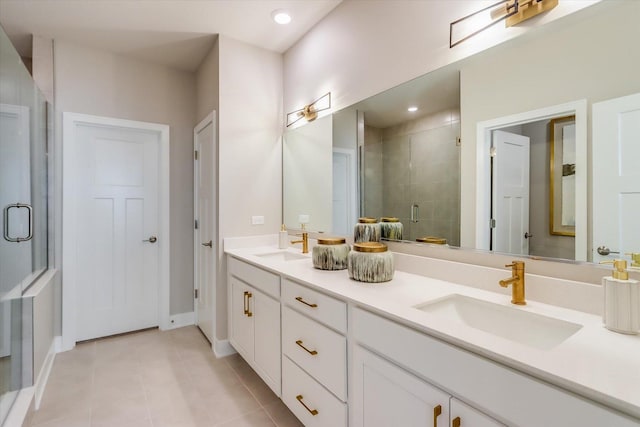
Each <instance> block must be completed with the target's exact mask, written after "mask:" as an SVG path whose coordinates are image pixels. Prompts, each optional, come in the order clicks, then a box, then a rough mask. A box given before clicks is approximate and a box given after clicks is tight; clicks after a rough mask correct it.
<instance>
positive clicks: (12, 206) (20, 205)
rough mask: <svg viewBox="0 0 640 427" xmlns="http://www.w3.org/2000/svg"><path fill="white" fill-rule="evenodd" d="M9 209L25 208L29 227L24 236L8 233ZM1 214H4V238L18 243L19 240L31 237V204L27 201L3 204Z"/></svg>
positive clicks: (27, 239) (24, 240)
mask: <svg viewBox="0 0 640 427" xmlns="http://www.w3.org/2000/svg"><path fill="white" fill-rule="evenodd" d="M11 209H26V210H27V214H28V215H29V221H28V224H29V228H28V230H27V235H26V236H25V237H11V236H10V235H9V211H10V210H11ZM3 216H4V221H3V229H4V230H3V231H4V232H3V236H4V240H6V241H7V242H12V243H20V242H27V241H29V240H31V239H32V238H33V207H31V205H29V204H27V203H12V204H10V205H7V206H5V208H4V210H3Z"/></svg>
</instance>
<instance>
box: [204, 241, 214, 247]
mask: <svg viewBox="0 0 640 427" xmlns="http://www.w3.org/2000/svg"><path fill="white" fill-rule="evenodd" d="M202 246H208V247H210V248H213V240H209V241H208V242H207V243H203V244H202Z"/></svg>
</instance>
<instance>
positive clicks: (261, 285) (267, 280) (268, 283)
mask: <svg viewBox="0 0 640 427" xmlns="http://www.w3.org/2000/svg"><path fill="white" fill-rule="evenodd" d="M227 270H228V273H229V274H230V275H232V276H235V277H237V278H238V279H240V280H242V281H244V282H247V283H248V284H250V285H251V286H253V287H254V288H256V289H258V290H261V291H262V292H264V293H266V294H267V295H271V296H272V297H274V298H278V299H279V298H280V276H278V275H277V274H273V273H270V272H268V271H265V270H262V269H261V268H258V267H254V266H253V265H251V264H248V263H246V262H242V261H240V260H238V259H236V258H233V257H229V259H228V262H227Z"/></svg>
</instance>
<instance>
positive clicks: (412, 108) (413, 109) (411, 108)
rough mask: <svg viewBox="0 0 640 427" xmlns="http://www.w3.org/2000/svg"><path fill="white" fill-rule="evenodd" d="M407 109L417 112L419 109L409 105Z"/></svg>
mask: <svg viewBox="0 0 640 427" xmlns="http://www.w3.org/2000/svg"><path fill="white" fill-rule="evenodd" d="M407 111H408V112H410V113H415V112H416V111H418V107H409V108H407Z"/></svg>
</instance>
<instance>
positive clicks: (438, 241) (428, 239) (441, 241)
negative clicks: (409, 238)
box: [416, 236, 447, 245]
mask: <svg viewBox="0 0 640 427" xmlns="http://www.w3.org/2000/svg"><path fill="white" fill-rule="evenodd" d="M416 242H420V243H430V244H432V245H446V244H447V239H445V238H444V237H434V236H425V237H418V238H417V239H416Z"/></svg>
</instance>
